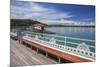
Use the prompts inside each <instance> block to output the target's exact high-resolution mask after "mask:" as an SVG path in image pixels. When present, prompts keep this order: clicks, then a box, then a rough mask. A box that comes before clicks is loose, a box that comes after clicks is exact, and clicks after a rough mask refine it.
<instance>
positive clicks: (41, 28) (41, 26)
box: [33, 23, 44, 33]
mask: <svg viewBox="0 0 100 67" xmlns="http://www.w3.org/2000/svg"><path fill="white" fill-rule="evenodd" d="M33 28H34V29H35V30H37V31H38V32H41V33H42V32H43V31H44V24H42V23H36V24H34V25H33Z"/></svg>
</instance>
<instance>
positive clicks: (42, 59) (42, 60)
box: [10, 39, 57, 66]
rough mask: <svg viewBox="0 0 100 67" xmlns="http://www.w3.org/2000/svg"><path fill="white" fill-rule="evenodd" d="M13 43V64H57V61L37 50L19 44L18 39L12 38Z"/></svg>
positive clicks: (11, 42)
mask: <svg viewBox="0 0 100 67" xmlns="http://www.w3.org/2000/svg"><path fill="white" fill-rule="evenodd" d="M10 44H11V56H10V57H11V66H27V65H41V64H55V63H57V62H56V61H54V60H52V59H50V58H47V57H46V56H44V55H42V54H39V53H38V54H37V52H36V51H34V50H32V49H30V48H28V47H26V46H24V45H22V44H19V43H18V41H16V40H12V39H11V40H10Z"/></svg>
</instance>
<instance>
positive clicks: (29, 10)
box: [10, 0, 95, 24]
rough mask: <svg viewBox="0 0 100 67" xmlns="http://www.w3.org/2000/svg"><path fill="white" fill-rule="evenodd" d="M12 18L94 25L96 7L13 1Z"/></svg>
mask: <svg viewBox="0 0 100 67" xmlns="http://www.w3.org/2000/svg"><path fill="white" fill-rule="evenodd" d="M10 13H11V18H13V19H33V20H37V21H41V22H43V23H47V24H63V23H64V24H65V23H76V24H77V23H78V24H94V23H95V6H93V5H91V6H90V5H75V4H58V3H43V2H32V1H16V0H11V11H10Z"/></svg>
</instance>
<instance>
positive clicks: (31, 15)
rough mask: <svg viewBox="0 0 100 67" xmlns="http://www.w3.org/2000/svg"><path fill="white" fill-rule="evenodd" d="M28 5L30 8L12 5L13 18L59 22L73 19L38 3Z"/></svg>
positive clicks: (67, 14)
mask: <svg viewBox="0 0 100 67" xmlns="http://www.w3.org/2000/svg"><path fill="white" fill-rule="evenodd" d="M27 4H28V7H21V6H18V5H11V18H23V19H35V20H44V19H45V20H58V19H64V18H71V17H72V15H70V14H69V13H68V12H66V13H65V12H62V11H59V10H56V9H53V8H46V7H44V6H42V5H39V4H37V3H33V2H28V3H27ZM27 4H26V5H27Z"/></svg>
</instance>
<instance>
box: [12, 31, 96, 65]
mask: <svg viewBox="0 0 100 67" xmlns="http://www.w3.org/2000/svg"><path fill="white" fill-rule="evenodd" d="M25 33H26V35H25V36H23V37H22V41H21V43H22V44H25V45H27V46H30V47H31V49H35V50H36V52H37V54H38V53H39V51H44V52H45V56H46V57H47V58H48V57H49V55H53V56H55V58H57V62H58V63H61V61H62V60H64V62H72V63H76V62H88V61H89V62H92V61H95V46H94V45H95V41H94V40H88V39H81V38H73V37H67V36H60V35H54V34H52V35H50V34H43V33H36V32H25ZM13 36H15V37H17V35H14V33H13V32H11V37H13Z"/></svg>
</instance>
